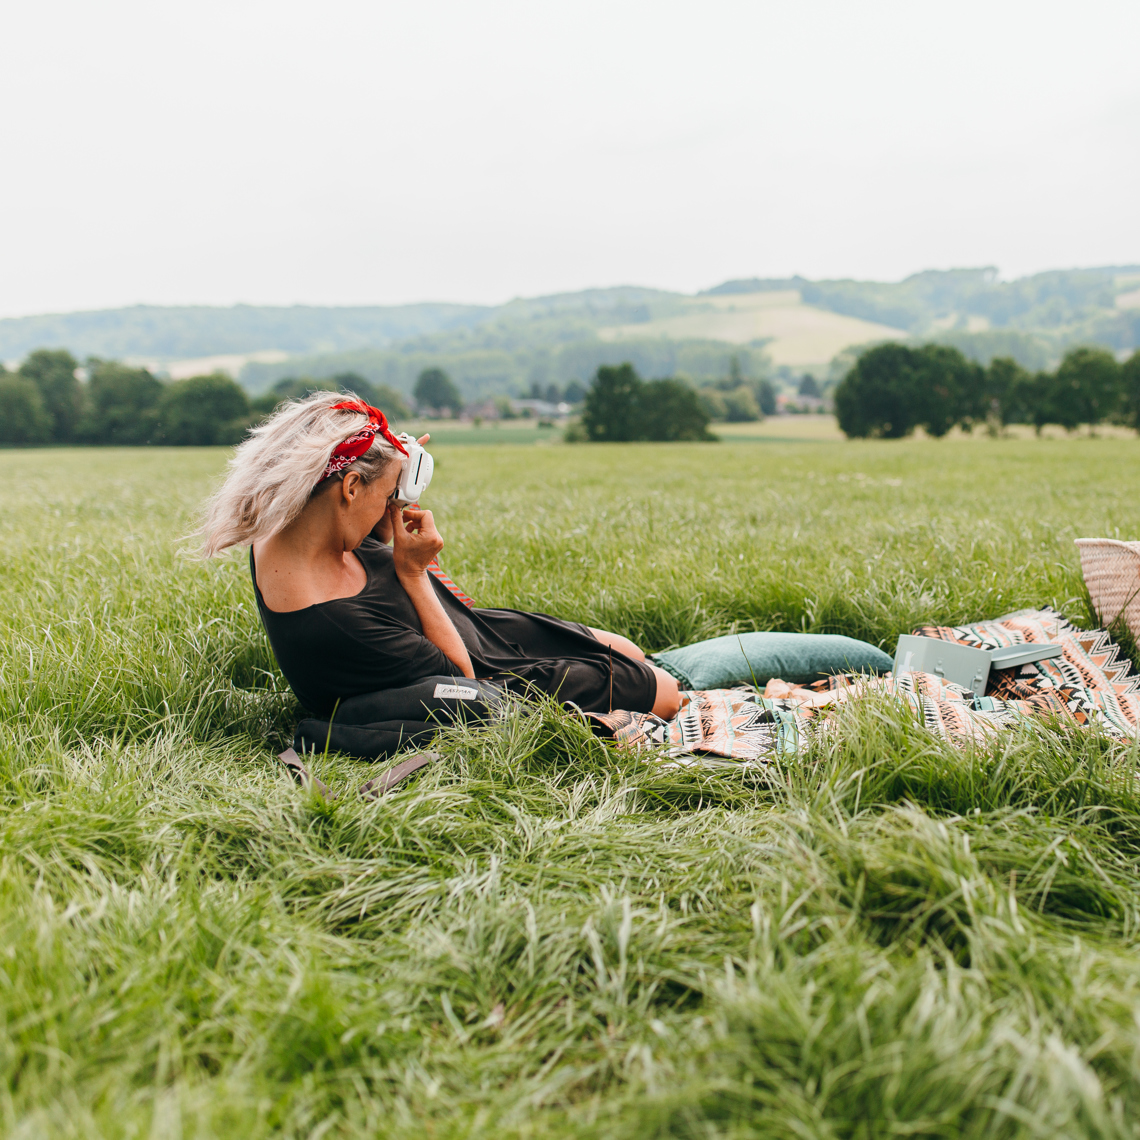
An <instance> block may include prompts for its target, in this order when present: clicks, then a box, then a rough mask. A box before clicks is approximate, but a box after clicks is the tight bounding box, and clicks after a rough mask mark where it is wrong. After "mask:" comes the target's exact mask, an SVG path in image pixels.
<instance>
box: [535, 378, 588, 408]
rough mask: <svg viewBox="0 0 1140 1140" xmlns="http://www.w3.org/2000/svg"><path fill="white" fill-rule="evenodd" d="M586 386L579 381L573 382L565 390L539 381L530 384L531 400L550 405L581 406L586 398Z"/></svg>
mask: <svg viewBox="0 0 1140 1140" xmlns="http://www.w3.org/2000/svg"><path fill="white" fill-rule="evenodd" d="M586 390H587V389H586V385H585V384H580V383H579V382H578V381H577V380H571V381H570V383H569V384H567V385H566V387H565V388H560V387H559V386H558V385H557V384H546V385H545V386H544V385H542V384H540V383H539V382H538V381H537V380H532V381H531V382H530V392H529V398H530V399H532V400H545V401H546V402H547V403H548V404H570V405H571V406H573V405H575V404H580V403H581V402H582V401H583V400H584V399H585V398H586Z"/></svg>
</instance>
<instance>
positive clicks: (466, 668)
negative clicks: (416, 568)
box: [400, 574, 475, 677]
mask: <svg viewBox="0 0 1140 1140" xmlns="http://www.w3.org/2000/svg"><path fill="white" fill-rule="evenodd" d="M400 585H402V586H403V587H404V589H405V590H406V591H407V594H408V597H409V598H411V599H412V605H413V606H415V607H416V614H417V616H418V617H419V619H420V628H421V629H422V630H423V633H424V637H426V638H427V639H428V641H430V642H431V643H432V645H434V646H435V647H436V648H437V649H438V650H439V651H440V652H441V653H442V654H443V655H444V657H446V658H447V659H448V661H450V662H451V663H452V665H455V666H456V667H457V668H459V669H460V670H462V672H463V676H464V677H474V676H475V670H474V668H473V667H472V665H471V655H470V654H469V653H468V652H467V646H466V645H464V644H463V638H461V637H460V636H459V633H458V631H457V630H456V628H455V626H454V625H453V624H452V621H451V618H449V617H448V616H447V611H446V610H445V609H444V608H443V606H442V604H441V603H440V600H439V598H437V597H436V595H435V590H434V589H433V588H432V584H431V578H430V577H428V575H427V574H416V575H410V574H409V575H407V576H406V577H405V576H400Z"/></svg>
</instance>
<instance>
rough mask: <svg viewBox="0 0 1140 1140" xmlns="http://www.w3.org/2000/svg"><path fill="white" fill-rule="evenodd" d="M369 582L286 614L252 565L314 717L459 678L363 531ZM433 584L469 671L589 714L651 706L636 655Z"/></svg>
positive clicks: (274, 640) (649, 676)
mask: <svg viewBox="0 0 1140 1140" xmlns="http://www.w3.org/2000/svg"><path fill="white" fill-rule="evenodd" d="M355 553H356V556H357V558H359V559H360V563H361V565H362V566H363V567H364V571H365V573H366V574H367V576H368V583H367V585H366V586H365V587H364V589H363V590H361V591H360V593H359V594H356V595H354V596H353V597H351V598H335V599H333V600H332V601H331V602H319V603H318V604H317V605H315V606H308V607H306V608H305V609H301V610H292V611H290V612H289V613H277V612H275V611H273V610H271V609H269V608H268V607H267V606H266V604H265V599H264V598H262V596H261V590H260V589H258V586H257V572H256V569H255V566H254V561H253V549H252V548H251V549H250V552H249V570H250V575H251V577H252V578H253V588H254V592H255V593H256V595H257V608H258V611H259V613H260V614H261V621H262V624H263V625H264V626H265V632H266V633H267V634H268V635H269V643H270V645H272V647H273V652H274V655H275V656H276V657H277V663H278V665H280V666H281V672H282V673H284V674H285V679H286V680H287V681H288V682H289V685H290V686H291V688H292V689H293V692H294V693H296V695H297V699H298V700H299V701H300V702H301V704H303V705H304V706H305V707H306V708H307V709H308V710H309V711H310V712H313V713H315V714H317V715H318V716H322V717H328V716H330V715H331V713H332V711H333V708H334V706H335V705H336V702H337V700H345V699H347V698H349V697H355V696H359V695H360V694H361V693H375V692H380V691H381V690H383V689H398V688H402V687H403V686H405V685H410V684H412V683H413V682H415V681H418V680H420V679H422V678H424V677H431V676H437V675H440V674H443V675H445V676H452V677H458V676H462V674H461V672H460V670H459V668H458V666H456V665H453V664H452V663H451V662H450V661H449V660H448V659H447V657H445V656H444V654H443V651H442V650H440V649H438V648H437V647H436V646H435V645H433V644H432V643H431V642H430V641H428V640H427V638H426V637H424V635H423V629H422V627H421V625H420V619H419V616H418V615H417V614H416V608H415V606H414V605H413V604H412V600H411V598H409V597H408V595H407V592H406V591H405V590H404V587H403V586H401V585H400V582H399V579H398V578H397V577H396V565H395V560H394V558H393V554H392V548H391V547H390V546H387V545H385V544H384V543H382V542H381V541H380V540H379V539H377V538H373V537H371V536H369V537H368V538H366V539H365V540H364V542H363V543H362V544H361V545H360V546H359V547H358V548H357V550H356V551H355ZM431 583H432V587H433V589H434V590H435V592H436V595H437V596H438V597H439V600H440V602H442V603H443V608H444V610H445V611H446V612H447V615H448V617H450V618H451V620H452V622H453V623H454V625H455V628H456V631H457V632H458V633H459V636H460V637H461V638H462V639H463V644H464V645H465V646H466V647H467V652H468V653H469V654H470V656H471V664H472V665H473V666H474V668H475V676H476V677H479V678H485V679H489V680H493V681H497V682H499V683H500V684H505V685H506V686H507V687H508V688H511V689H513V690H515V691H516V692H525V691H526V689H527V688H528V687H529V686H532V685H533V686H534V687H536V688H538V689H540V690H541V691H542V692H544V693H549V694H551V695H552V696H554V697H556V698H557V699H558V700H560V701H573V702H574V703H575V704H577V705H578V706H579V707H580V708H582V709H585V710H586V711H587V712H608V711H610V710H611V709H628V710H630V711H633V712H649V711H650V710H651V709H652V708H653V702H654V700H655V699H656V696H657V678H656V675H655V674H654V672H653V670H652V669H650V668H649V666H648V665H646V664H644V663H643V662H641V661H633V660H631V659H630V658H629V657H626V656H625V655H624V654H623V653H619V652H617V651H616V650H613V651H611V650H610V649H609V648H608V647H607V646H605V645H602V644H601V642H599V641H598V639H597V638H596V637H594V635H593V634H592V633H590V631H589V630H588V629H587V628H586V626H584V625H581V624H579V623H578V622H569V621H562V620H560V619H559V618H555V617H550V616H548V615H547V614H529V613H523V612H522V611H520V610H480V609H468V608H467V606H465V605H464V604H463V603H462V602H461V601H459V599H458V598H456V597H455V596H454V595H453V594H452V593H451V592H450V591H449V590H448V589H447V588H446V587H445V586H443V585H442V584H441V583H440V582H438V581H436V579H435V578H431Z"/></svg>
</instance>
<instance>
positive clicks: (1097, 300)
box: [704, 265, 1140, 349]
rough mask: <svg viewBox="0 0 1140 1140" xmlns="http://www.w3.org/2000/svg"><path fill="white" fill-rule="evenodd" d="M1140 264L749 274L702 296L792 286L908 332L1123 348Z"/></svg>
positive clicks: (812, 301) (814, 300)
mask: <svg viewBox="0 0 1140 1140" xmlns="http://www.w3.org/2000/svg"><path fill="white" fill-rule="evenodd" d="M1138 285H1140V265H1115V266H1104V267H1101V268H1098V269H1058V270H1050V271H1049V272H1047V273H1036V274H1034V275H1033V276H1031V277H1021V278H1018V279H1017V280H1015V281H999V280H998V274H997V270H996V269H995V268H993V267H992V266H989V267H985V268H982V269H948V270H937V269H931V270H926V271H924V272H922V273H915V274H913V275H912V276H910V277H908V278H906V279H905V280H904V281H900V282H897V283H888V282H880V281H850V280H847V281H808V280H807V279H806V278H802V277H794V278H786V279H778V280H771V279H764V278H751V279H746V280H740V281H726V282H725V283H724V284H723V285H718V286H717V287H716V288H715V289H710V290H709V291H708V293H707V294H704V295H705V296H708V297H718V296H726V295H740V294H749V293H766V292H772V291H775V290H780V289H795V290H797V291H798V292H799V293H800V296H801V298H802V299H803V302H804V304H807V305H812V306H814V307H816V308H819V309H827V310H829V311H831V312H833V313H843V314H845V315H847V316H851V317H858V318H859V319H861V320H865V321H875V322H878V323H880V324H884V325H889V326H891V327H893V328H897V329H905V330H906V331H907V332H908V333H910V334H911V335H915V336H924V335H928V334H933V333H938V332H946V331H958V332H968V333H974V332H983V331H986V330H989V329H1017V330H1019V331H1022V332H1032V333H1038V334H1041V335H1042V336H1044V337H1046V338H1047V339H1051V340H1053V341H1054V342H1055V344H1056V346H1057V347H1058V348H1062V347H1064V346H1065V345H1067V344H1072V343H1078V342H1083V341H1089V342H1093V343H1097V344H1103V345H1105V346H1107V347H1110V348H1115V349H1127V348H1133V347H1135V346H1137V345H1138V344H1140V306H1138V303H1137V302H1136V301H1135V300H1134V299H1133V294H1134V293H1135V291H1136V289H1137V286H1138Z"/></svg>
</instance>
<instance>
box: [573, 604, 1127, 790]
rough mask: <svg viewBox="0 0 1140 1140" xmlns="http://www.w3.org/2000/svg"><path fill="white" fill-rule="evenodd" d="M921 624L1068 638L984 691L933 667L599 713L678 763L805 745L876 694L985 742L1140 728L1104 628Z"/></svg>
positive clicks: (624, 738) (1001, 635)
mask: <svg viewBox="0 0 1140 1140" xmlns="http://www.w3.org/2000/svg"><path fill="white" fill-rule="evenodd" d="M915 633H916V634H917V635H919V636H921V637H937V638H940V639H941V640H943V641H953V642H957V643H959V644H961V645H969V646H972V647H974V648H977V649H997V648H1000V647H1003V646H1008V645H1020V644H1023V643H1026V642H1029V643H1041V642H1059V643H1060V645H1061V646H1062V653H1061V656H1060V657H1054V658H1051V659H1050V660H1048V661H1038V662H1034V663H1033V664H1030V665H1023V666H1021V667H1020V668H1014V669H1003V670H994V671H992V672H991V674H990V681H989V684H988V685H987V688H986V695H985V696H983V697H976V696H975V695H974V694H973V692H971V691H970V690H969V689H964V688H962V687H961V686H960V685H955V684H953V683H952V682H949V681H945V680H943V679H942V678H940V677H937V676H935V675H934V674H932V673H917V672H915V673H904V674H902V675H901V676H899V677H897V678H895V677H867V676H859V675H851V674H846V675H844V674H839V675H836V676H833V677H827V678H825V679H824V680H822V681H819V682H817V683H816V684H815V685H813V686H812V689H813V690H815V692H816V693H817V694H819V697H818V698H817V700H819V701H820V702H821V703H818V704H810V703H806V702H803V701H799V700H783V699H781V700H773V699H771V698H766V697H764V696H763V695H762V694H761V692H760V691H758V690H757V689H755V688H753V687H751V686H748V685H742V686H739V687H737V688H733V689H708V690H696V691H690V692H684V693H682V694H681V695H682V697H687V698H688V699H689V703H688V705H687V706H686V707H685V708H683V709H682V710H681V712H680V713H679V714H678V716H676V717H675V718H674V719H673V720H671V721H664V720H661V719H660V718H659V717H656V716H654V715H653V714H652V713H631V712H622V711H616V712H612V713H604V714H597V713H594V714H590V719H591V720H593V721H594V722H595V723H597V724H598V727H599V728H600V729H601V730H602V731H603V732H604V733H605V735H607V736H612V738H613V740H614V741H615V743H617V744H618V746H619V747H623V748H637V749H644V748H651V749H653V750H654V751H657V752H659V753H660V752H664V753H665V754H666V755H668V756H669V757H671V758H672V759H673V760H674V762H677V763H696V762H697V761H698V760H700V759H702V758H705V757H709V756H720V757H724V758H726V759H731V760H735V761H737V762H738V763H743V765H744V766H746V767H751V766H755V765H763V764H767V763H770V762H771V761H773V760H776V759H777V758H778V757H780V756H781V755H784V756H786V755H790V754H794V753H796V752H800V751H802V750H803V749H804V748H806V746H807V744H808V742H809V741H810V740H811V739H812V738H813V736H815V735H816V734H818V733H821V732H826V731H828V722H829V719H830V716H831V714H832V713H833V712H834V711H835V709H836V708H837V707H838V706H840V705H842V704H845V703H847V702H848V701H851V700H857V699H859V698H860V697H864V696H867V695H869V694H872V693H881V694H886V695H893V696H895V697H897V698H899V699H901V700H904V701H906V702H907V703H908V704H910V705H911V707H912V708H914V709H915V710H916V711H917V712H918V713H919V714H920V715H921V717H922V720H923V723H924V724H925V725H926V727H927V728H928V729H929V730H930V731H931V732H933V733H934V734H935V735H937V736H941V737H943V738H944V739H946V740H950V741H953V742H956V743H966V742H968V741H976V742H980V741H982V740H985V739H986V738H987V737H989V736H990V735H992V734H993V733H994V732H999V731H1001V730H1003V729H1006V728H1009V727H1011V726H1012V725H1015V724H1018V723H1022V722H1024V721H1026V720H1041V719H1042V718H1045V719H1057V720H1070V721H1073V722H1075V723H1076V724H1079V725H1094V726H1096V727H1098V728H1100V729H1101V730H1102V731H1103V732H1105V733H1107V734H1108V735H1110V736H1114V737H1116V738H1117V739H1120V740H1127V739H1129V738H1131V737H1134V736H1135V735H1136V734H1137V731H1138V726H1140V674H1138V673H1137V672H1136V671H1135V670H1134V669H1133V667H1132V663H1131V662H1130V661H1129V660H1128V658H1127V657H1126V656H1124V654H1123V653H1122V651H1121V649H1120V647H1119V646H1118V645H1117V644H1116V643H1115V642H1114V641H1113V640H1112V638H1111V637H1110V636H1109V634H1108V633H1107V631H1105V630H1103V629H1094V630H1080V629H1076V628H1075V627H1074V626H1072V625H1071V624H1070V623H1069V622H1068V621H1066V619H1065V618H1064V617H1062V615H1060V614H1058V613H1057V612H1056V611H1054V610H1051V609H1042V610H1031V611H1024V612H1021V613H1018V614H1011V615H1009V616H1008V617H1005V618H1001V619H999V620H997V621H985V622H976V623H974V624H972V625H961V626H923V627H922V628H920V629H917V630H915ZM825 694H826V696H825Z"/></svg>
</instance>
